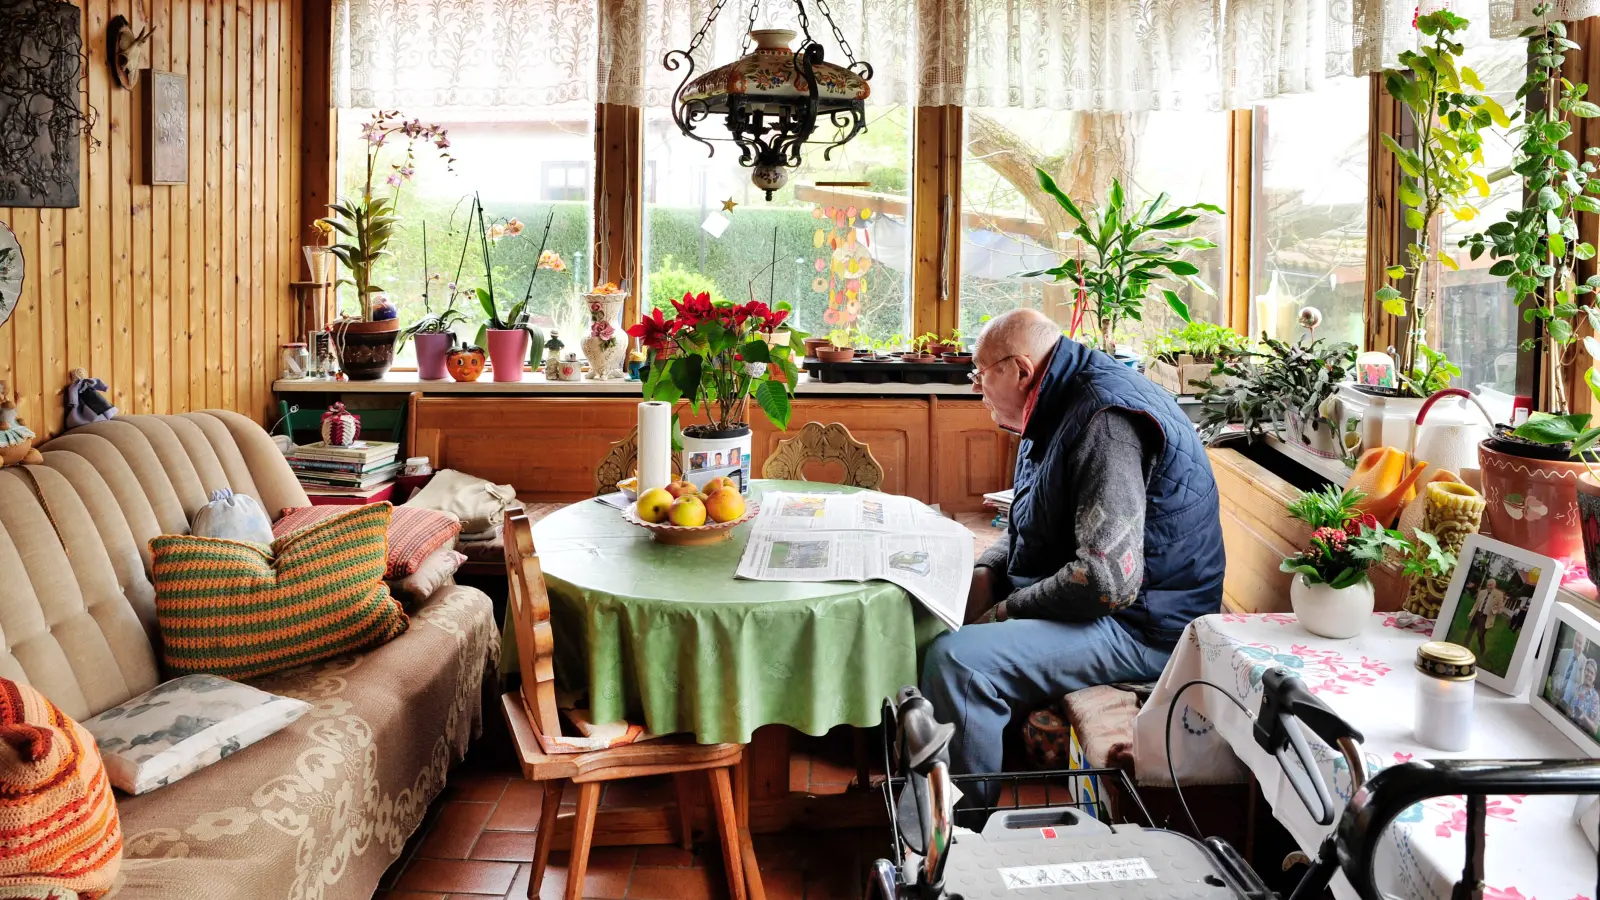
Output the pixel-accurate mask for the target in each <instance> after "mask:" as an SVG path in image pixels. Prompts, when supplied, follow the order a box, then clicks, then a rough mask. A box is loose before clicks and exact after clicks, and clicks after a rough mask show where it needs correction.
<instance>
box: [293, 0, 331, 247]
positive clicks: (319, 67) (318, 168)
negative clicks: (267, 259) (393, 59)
mask: <svg viewBox="0 0 1600 900" xmlns="http://www.w3.org/2000/svg"><path fill="white" fill-rule="evenodd" d="M295 9H296V11H297V12H298V14H299V15H300V21H301V28H300V45H299V48H298V50H297V53H296V56H297V60H298V62H299V65H300V71H299V73H298V74H297V76H296V77H295V80H294V83H295V89H296V97H295V100H296V101H297V103H296V106H295V108H296V109H298V110H299V111H300V115H299V117H298V118H299V123H298V126H297V127H298V129H299V134H298V136H297V145H298V146H299V148H300V168H299V178H300V240H301V242H302V243H311V242H312V241H313V240H316V239H318V238H319V235H318V234H317V231H316V229H315V228H313V227H312V223H313V222H315V221H316V220H317V219H319V218H321V217H322V216H324V215H326V214H327V212H328V204H329V203H332V202H333V198H334V196H335V194H336V193H337V190H336V185H335V180H336V177H337V173H336V172H335V170H334V167H335V165H336V159H337V156H336V153H335V130H336V129H335V119H334V112H333V4H331V3H326V2H322V0H310V2H302V0H296V5H295ZM319 242H320V241H319Z"/></svg>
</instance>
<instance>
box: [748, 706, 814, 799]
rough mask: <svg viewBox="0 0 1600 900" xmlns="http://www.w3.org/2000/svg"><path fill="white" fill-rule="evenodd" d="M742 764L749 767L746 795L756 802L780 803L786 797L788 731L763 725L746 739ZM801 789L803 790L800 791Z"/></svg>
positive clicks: (787, 729) (785, 727)
mask: <svg viewBox="0 0 1600 900" xmlns="http://www.w3.org/2000/svg"><path fill="white" fill-rule="evenodd" d="M744 758H745V764H746V765H747V766H749V767H750V796H751V797H752V798H753V799H755V800H756V801H758V802H759V801H763V800H782V799H784V798H786V797H788V796H789V728H788V726H786V725H763V726H761V727H760V728H757V729H756V731H755V734H752V735H751V736H750V745H749V746H748V747H746V748H745V754H744ZM802 790H803V788H802Z"/></svg>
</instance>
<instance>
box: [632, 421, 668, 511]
mask: <svg viewBox="0 0 1600 900" xmlns="http://www.w3.org/2000/svg"><path fill="white" fill-rule="evenodd" d="M671 481H672V404H670V403H662V402H661V401H660V400H646V401H644V402H643V403H641V404H639V493H641V494H642V493H644V492H645V491H648V490H651V489H652V488H658V487H666V486H667V484H668V483H669V482H671Z"/></svg>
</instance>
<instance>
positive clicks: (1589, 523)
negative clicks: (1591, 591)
mask: <svg viewBox="0 0 1600 900" xmlns="http://www.w3.org/2000/svg"><path fill="white" fill-rule="evenodd" d="M1578 522H1579V531H1580V532H1581V534H1582V536H1583V559H1584V563H1585V564H1586V565H1587V566H1588V567H1589V571H1590V572H1600V482H1597V481H1595V480H1594V476H1593V475H1590V474H1589V473H1588V472H1584V473H1583V474H1582V475H1580V476H1579V477H1578ZM1590 577H1591V580H1592V578H1593V576H1590Z"/></svg>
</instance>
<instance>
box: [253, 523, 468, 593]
mask: <svg viewBox="0 0 1600 900" xmlns="http://www.w3.org/2000/svg"><path fill="white" fill-rule="evenodd" d="M349 510H350V507H348V506H300V507H290V508H288V509H285V510H284V511H283V517H282V518H280V519H279V520H278V521H276V522H274V523H272V536H273V537H274V538H281V537H283V536H284V535H287V534H289V533H291V532H295V531H299V530H301V529H302V528H306V527H308V526H311V525H315V524H316V523H318V522H321V521H323V520H325V519H327V518H329V517H331V516H336V515H338V514H339V513H341V512H349ZM460 532H461V522H460V520H458V519H457V518H456V517H455V516H452V515H450V514H449V513H442V512H438V511H436V510H432V509H419V508H416V507H410V506H396V507H395V508H394V511H393V512H392V513H390V516H389V568H388V570H387V571H386V572H385V573H384V576H383V577H384V578H388V579H396V578H405V577H406V576H407V575H411V574H413V573H415V572H416V571H417V569H418V568H420V567H421V566H422V561H423V560H425V559H427V558H428V557H429V556H431V555H433V553H434V552H435V551H437V550H440V549H442V548H445V547H449V546H452V545H454V544H455V542H456V535H457V534H459V533H460Z"/></svg>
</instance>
